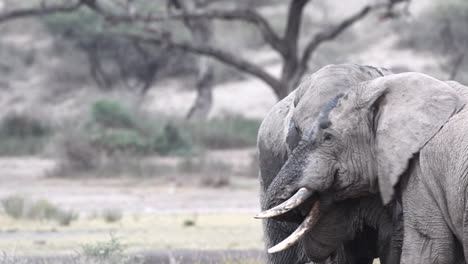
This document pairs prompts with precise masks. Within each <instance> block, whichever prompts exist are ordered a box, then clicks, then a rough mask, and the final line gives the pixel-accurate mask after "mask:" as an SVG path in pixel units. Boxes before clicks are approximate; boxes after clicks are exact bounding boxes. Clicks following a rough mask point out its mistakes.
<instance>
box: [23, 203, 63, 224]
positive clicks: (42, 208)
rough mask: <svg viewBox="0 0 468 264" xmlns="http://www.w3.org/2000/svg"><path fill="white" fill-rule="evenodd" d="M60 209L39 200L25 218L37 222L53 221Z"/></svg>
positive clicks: (30, 208)
mask: <svg viewBox="0 0 468 264" xmlns="http://www.w3.org/2000/svg"><path fill="white" fill-rule="evenodd" d="M59 211H60V209H59V208H58V207H57V206H55V205H53V204H52V203H50V202H49V201H47V200H44V199H41V200H37V201H36V202H34V203H33V204H32V205H31V206H30V207H29V210H28V212H27V218H30V219H38V220H50V219H53V218H54V217H55V216H56V215H57V214H58V212H59Z"/></svg>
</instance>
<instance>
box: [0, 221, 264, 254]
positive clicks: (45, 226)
mask: <svg viewBox="0 0 468 264" xmlns="http://www.w3.org/2000/svg"><path fill="white" fill-rule="evenodd" d="M187 219H193V216H192V215H165V216H128V215H127V216H124V217H123V218H122V219H121V221H119V222H117V223H107V222H105V221H104V220H103V219H102V218H95V219H91V220H90V219H87V218H85V217H81V218H80V219H78V220H77V221H76V222H74V223H73V224H72V225H71V226H66V227H64V226H61V225H59V224H58V223H55V222H43V223H41V222H37V221H31V220H27V219H20V220H13V219H12V218H10V217H5V216H0V237H3V238H2V239H0V248H1V249H2V251H4V252H6V253H8V254H15V255H23V254H59V253H74V252H75V251H76V250H77V249H78V248H79V247H80V245H83V244H89V243H97V242H103V241H108V239H109V233H110V232H113V233H114V234H115V235H116V236H118V237H119V239H120V240H121V242H122V243H124V244H125V245H127V246H128V251H129V252H135V251H139V250H155V249H173V248H185V249H261V248H262V247H263V243H262V240H261V232H262V231H261V230H262V228H261V223H260V221H256V220H254V219H253V218H252V215H249V214H207V215H198V216H197V220H196V224H195V225H194V226H189V227H187V226H185V225H184V222H186V221H187Z"/></svg>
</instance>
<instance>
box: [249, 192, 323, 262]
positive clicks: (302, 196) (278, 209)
mask: <svg viewBox="0 0 468 264" xmlns="http://www.w3.org/2000/svg"><path fill="white" fill-rule="evenodd" d="M312 195H313V191H311V190H309V189H307V188H305V187H302V188H300V189H299V190H298V191H297V192H296V193H295V194H294V195H293V196H291V197H290V198H289V199H288V200H286V201H285V202H283V203H281V204H279V205H277V206H275V207H273V208H271V209H268V210H266V211H263V212H261V213H259V214H257V215H256V216H255V218H257V219H266V218H272V217H276V216H279V215H283V214H285V213H287V212H289V211H291V210H293V209H294V208H297V207H298V206H300V205H301V204H303V203H304V201H306V200H307V199H308V198H310V197H311V196H312ZM319 218H320V202H319V201H317V200H316V201H315V202H314V203H313V204H312V207H311V209H310V211H309V213H308V214H307V216H306V217H305V219H304V220H303V221H302V223H301V224H300V225H299V227H298V228H297V229H296V230H295V231H294V232H293V233H292V234H291V235H289V236H288V237H287V238H286V239H284V240H283V241H281V242H280V243H278V244H277V245H275V246H273V247H271V248H270V249H268V253H276V252H279V251H282V250H285V249H287V248H289V247H291V246H292V245H294V244H296V243H297V242H298V241H299V240H301V239H302V238H303V237H304V235H305V234H306V233H307V232H308V231H310V230H311V229H312V228H313V227H314V225H315V224H316V223H317V221H318V220H319Z"/></svg>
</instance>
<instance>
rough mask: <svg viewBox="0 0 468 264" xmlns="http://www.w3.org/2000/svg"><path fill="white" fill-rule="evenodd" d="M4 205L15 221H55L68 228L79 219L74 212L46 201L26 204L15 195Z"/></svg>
mask: <svg viewBox="0 0 468 264" xmlns="http://www.w3.org/2000/svg"><path fill="white" fill-rule="evenodd" d="M2 205H3V209H4V211H5V213H6V214H7V215H9V216H11V217H13V218H15V219H20V218H26V219H32V220H41V221H43V220H55V221H57V222H58V223H59V224H60V225H63V226H68V225H70V223H71V222H72V221H74V220H76V219H77V218H78V214H77V213H75V212H74V211H73V210H63V209H61V208H59V207H57V206H56V205H54V204H52V203H50V202H49V201H47V200H44V199H40V200H37V201H33V202H26V199H24V198H23V197H21V196H17V195H13V196H9V197H6V198H4V199H2Z"/></svg>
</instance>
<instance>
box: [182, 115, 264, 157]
mask: <svg viewBox="0 0 468 264" xmlns="http://www.w3.org/2000/svg"><path fill="white" fill-rule="evenodd" d="M260 123H261V121H259V120H250V119H244V118H241V117H229V118H226V119H213V120H209V121H205V122H200V123H195V124H192V125H191V126H190V127H189V130H190V132H191V135H192V138H193V140H194V142H195V144H198V145H201V146H203V147H206V148H210V149H226V148H239V147H249V146H255V143H256V141H257V133H258V129H259V127H260Z"/></svg>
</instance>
